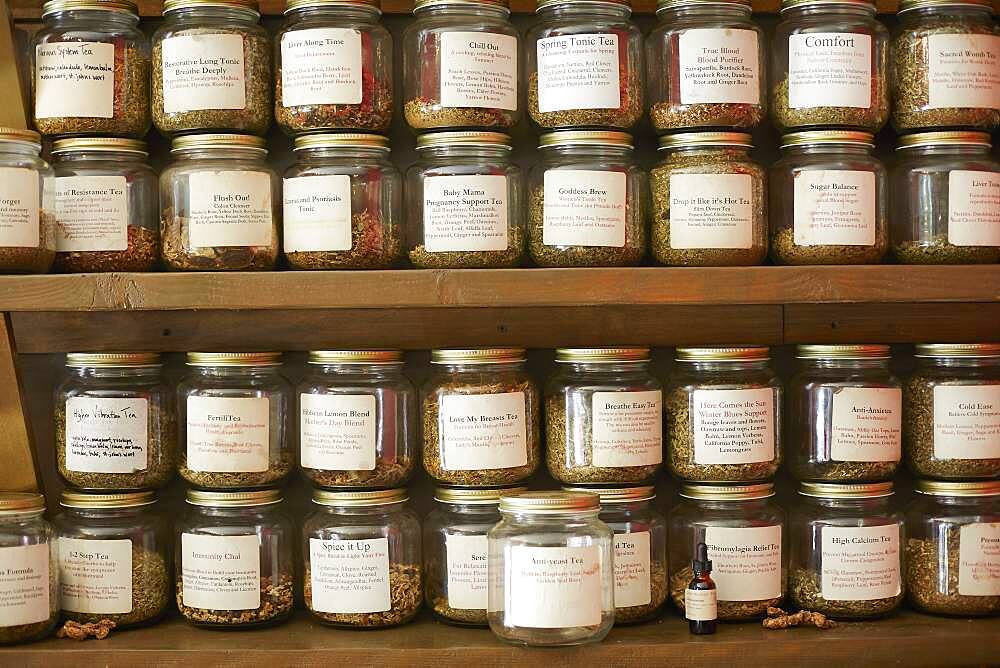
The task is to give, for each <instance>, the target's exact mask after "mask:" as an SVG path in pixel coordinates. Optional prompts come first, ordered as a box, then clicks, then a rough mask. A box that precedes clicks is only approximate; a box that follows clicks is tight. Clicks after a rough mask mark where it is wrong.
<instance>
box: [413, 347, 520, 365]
mask: <svg viewBox="0 0 1000 668" xmlns="http://www.w3.org/2000/svg"><path fill="white" fill-rule="evenodd" d="M524 352H525V351H524V348H449V349H446V350H432V351H431V364H493V363H496V362H523V361H524V360H525V356H524Z"/></svg>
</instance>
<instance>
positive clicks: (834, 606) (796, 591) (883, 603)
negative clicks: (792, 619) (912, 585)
mask: <svg viewBox="0 0 1000 668" xmlns="http://www.w3.org/2000/svg"><path fill="white" fill-rule="evenodd" d="M820 582H821V578H820V574H819V573H817V572H815V571H810V570H805V569H801V568H799V569H795V570H794V571H792V574H791V576H790V578H789V595H790V596H791V599H792V602H793V603H794V604H795V605H797V606H798V607H799V608H801V609H803V610H814V611H816V612H821V613H823V614H824V615H827V616H828V617H833V618H839V617H843V618H847V619H864V618H868V617H879V616H881V615H887V614H889V613H890V612H892V611H893V610H895V609H896V608H897V607H898V606H899V604H900V602H901V601H902V600H903V592H902V587H900V593H899V594H898V595H897V596H890V597H888V598H873V599H869V600H860V601H838V600H834V599H828V598H824V597H823V590H822V587H821V585H820Z"/></svg>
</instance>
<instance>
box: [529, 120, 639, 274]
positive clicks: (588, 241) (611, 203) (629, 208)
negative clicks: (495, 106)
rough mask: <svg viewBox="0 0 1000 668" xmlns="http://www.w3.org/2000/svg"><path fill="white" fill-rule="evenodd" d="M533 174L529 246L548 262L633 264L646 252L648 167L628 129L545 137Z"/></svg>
mask: <svg viewBox="0 0 1000 668" xmlns="http://www.w3.org/2000/svg"><path fill="white" fill-rule="evenodd" d="M538 148H539V152H540V154H541V160H540V161H539V163H538V164H536V165H535V166H534V167H532V168H531V173H530V176H529V178H528V247H529V248H530V250H531V258H532V259H533V260H534V261H535V264H537V265H539V266H541V267H627V266H634V265H638V264H640V263H641V262H642V259H643V257H645V255H646V234H647V227H648V226H649V224H648V221H647V220H646V215H647V210H646V208H647V198H648V197H649V192H648V183H647V180H646V173H645V172H644V171H643V170H642V169H641V168H639V167H638V166H637V165H636V164H635V160H634V157H633V152H632V136H631V135H629V134H627V133H625V132H609V131H599V130H563V131H560V132H550V133H548V134H544V135H542V136H541V138H540V139H539V147H538Z"/></svg>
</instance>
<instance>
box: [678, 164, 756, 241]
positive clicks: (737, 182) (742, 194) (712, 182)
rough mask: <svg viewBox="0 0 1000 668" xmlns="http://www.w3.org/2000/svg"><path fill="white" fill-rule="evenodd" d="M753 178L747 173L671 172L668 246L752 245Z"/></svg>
mask: <svg viewBox="0 0 1000 668" xmlns="http://www.w3.org/2000/svg"><path fill="white" fill-rule="evenodd" d="M752 246H753V178H752V177H751V176H750V175H749V174H672V175H671V176H670V247H671V248H751V247H752Z"/></svg>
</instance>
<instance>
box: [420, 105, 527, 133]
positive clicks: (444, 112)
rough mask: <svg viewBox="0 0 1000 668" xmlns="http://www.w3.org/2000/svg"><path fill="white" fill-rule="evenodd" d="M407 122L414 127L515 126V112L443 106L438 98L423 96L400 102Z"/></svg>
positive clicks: (427, 128)
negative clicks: (430, 98) (403, 103)
mask: <svg viewBox="0 0 1000 668" xmlns="http://www.w3.org/2000/svg"><path fill="white" fill-rule="evenodd" d="M403 114H404V116H405V117H406V122H407V123H409V124H410V127H411V128H413V129H414V130H433V129H435V128H492V129H503V128H510V127H513V125H514V118H515V116H516V112H514V111H510V110H507V109H489V108H479V107H443V106H441V103H440V101H436V100H429V99H426V98H414V99H412V100H407V101H406V104H405V105H403Z"/></svg>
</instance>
